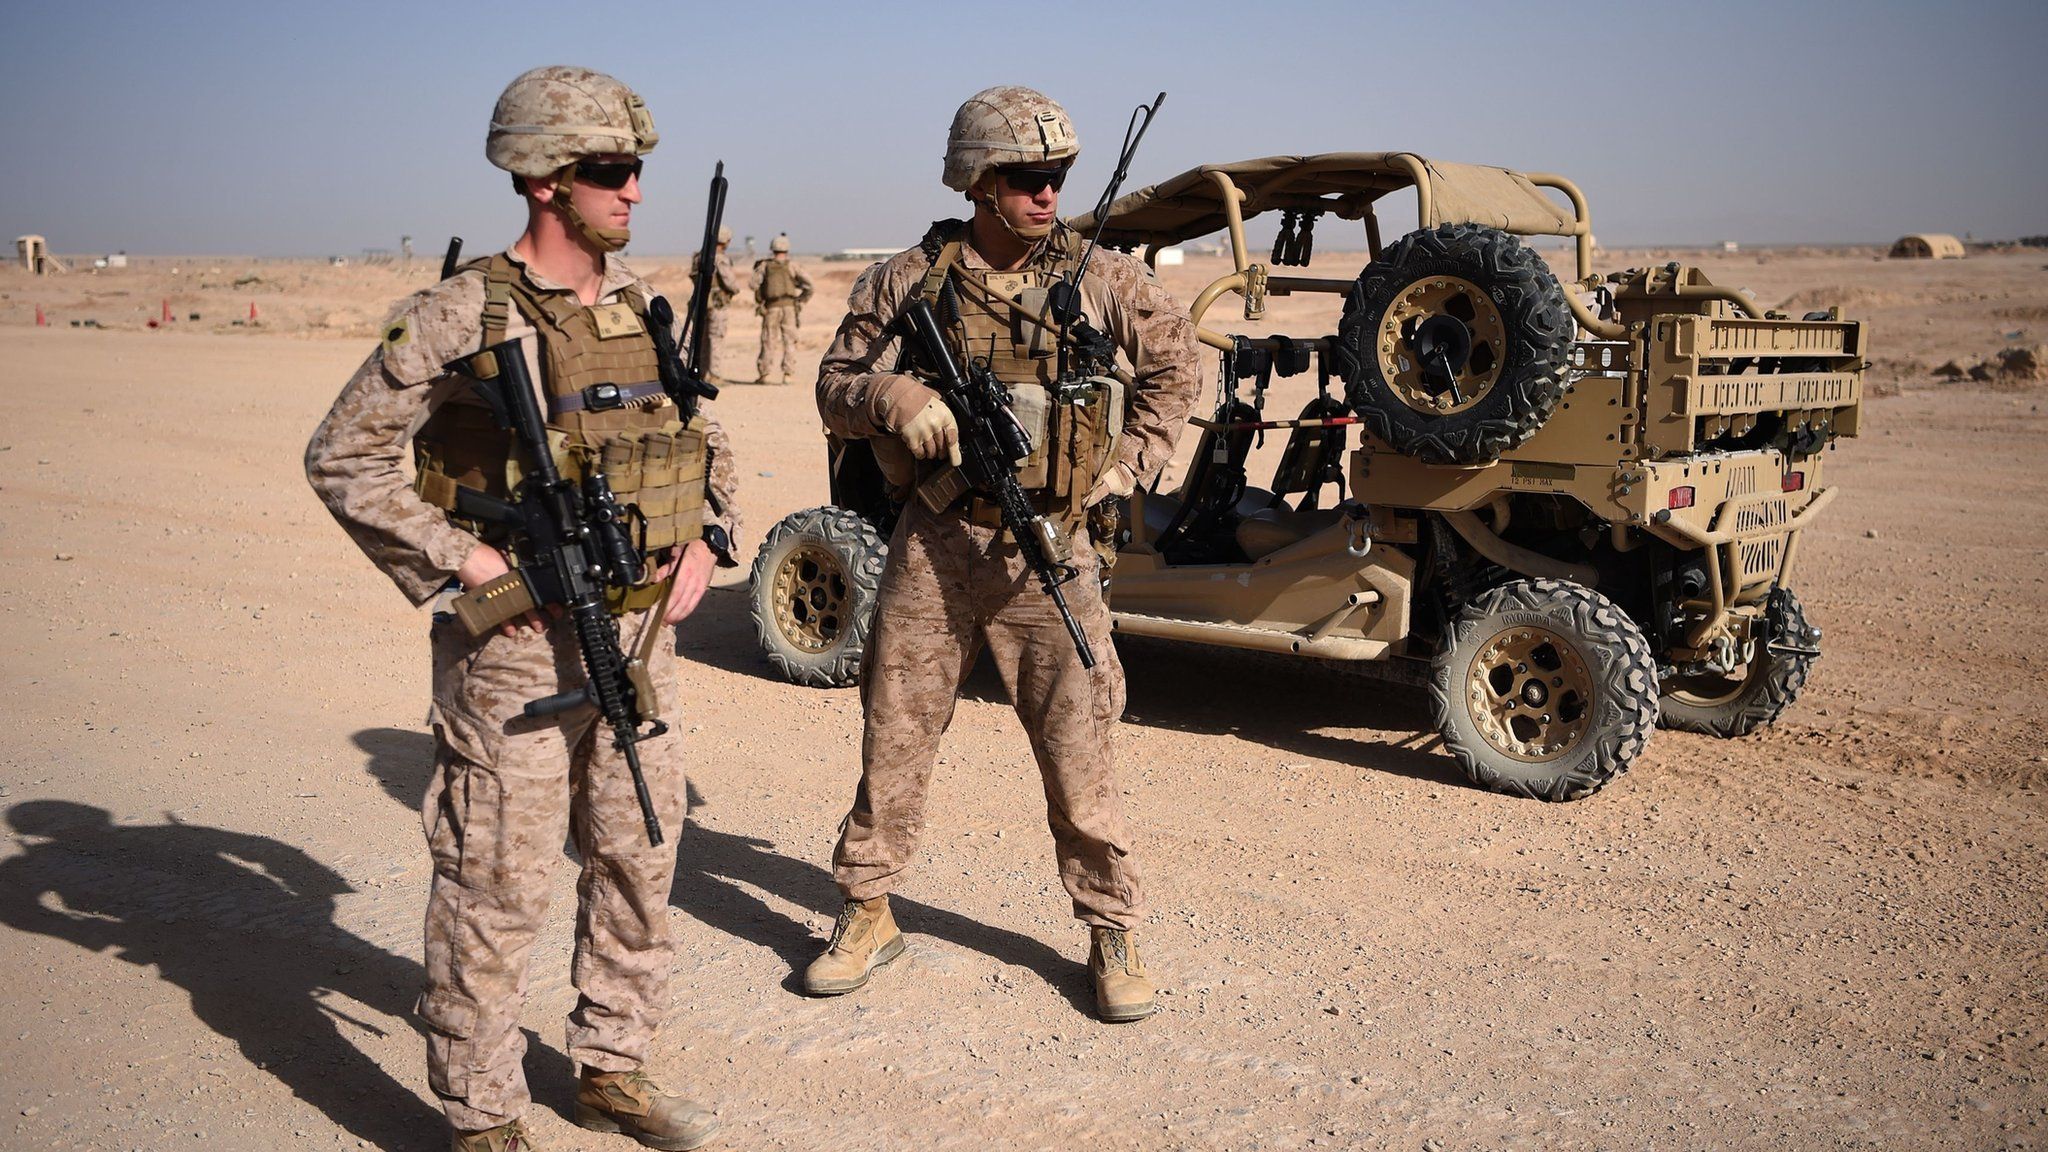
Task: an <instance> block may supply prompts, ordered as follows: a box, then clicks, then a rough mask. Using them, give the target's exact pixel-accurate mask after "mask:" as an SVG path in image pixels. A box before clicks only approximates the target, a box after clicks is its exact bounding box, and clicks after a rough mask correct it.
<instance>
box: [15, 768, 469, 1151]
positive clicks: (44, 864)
mask: <svg viewBox="0 0 2048 1152" xmlns="http://www.w3.org/2000/svg"><path fill="white" fill-rule="evenodd" d="M7 822H8V823H9V824H10V825H11V826H12V827H13V828H14V830H15V832H16V833H17V837H18V842H19V843H20V844H21V845H22V848H23V851H22V853H21V854H20V855H18V856H15V857H12V858H11V859H9V860H7V861H5V862H4V863H0V923H5V924H6V925H7V926H9V927H11V928H15V929H18V930H20V931H23V932H34V933H37V934H39V935H43V936H48V937H51V938H54V939H58V940H68V941H70V942H71V943H73V944H76V945H77V946H79V947H80V948H84V949H87V950H89V951H93V952H112V953H113V954H114V955H116V956H118V957H119V958H121V959H122V960H125V961H127V962H128V963H130V964H135V965H139V966H145V967H147V966H154V967H155V968H156V969H157V971H158V973H159V974H160V975H161V976H162V978H163V979H164V980H166V981H169V982H170V983H172V984H175V985H177V986H178V987H180V988H183V989H184V990H185V991H186V993H187V994H188V995H189V996H190V997H191V1002H192V1012H193V1014H194V1015H195V1016H197V1017H198V1018H199V1020H200V1022H201V1023H203V1024H205V1025H206V1026H207V1027H208V1028H211V1029H213V1030H214V1031H215V1032H217V1033H219V1034H220V1035H222V1036H224V1037H227V1038H228V1039H230V1040H233V1041H234V1042H235V1044H236V1045H237V1046H238V1047H239V1048H240V1049H241V1053H242V1057H243V1058H244V1059H246V1060H248V1061H249V1062H250V1063H251V1064H253V1065H254V1066H256V1067H257V1068H261V1069H263V1070H264V1071H265V1072H267V1073H268V1074H270V1075H272V1076H275V1077H276V1078H277V1079H278V1080H279V1081H281V1082H282V1083H283V1084H284V1085H285V1086H286V1087H287V1088H289V1089H291V1091H292V1093H293V1094H294V1095H295V1096H297V1097H298V1098H299V1099H301V1100H303V1101H305V1102H306V1103H308V1104H311V1105H312V1106H313V1107H315V1108H318V1109H319V1110H320V1111H321V1112H323V1113H325V1114H326V1116H327V1118H328V1119H329V1120H332V1121H333V1122H334V1123H335V1124H336V1125H338V1126H340V1127H341V1128H342V1129H344V1130H346V1131H347V1132H348V1133H350V1134H351V1135H352V1136H354V1137H356V1138H357V1139H359V1140H365V1141H368V1142H369V1143H370V1144H371V1145H372V1146H374V1147H378V1148H420V1149H427V1148H438V1147H442V1146H443V1144H444V1142H445V1141H446V1139H447V1137H446V1136H445V1135H444V1134H443V1133H444V1131H445V1129H444V1128H443V1126H442V1123H441V1118H440V1113H439V1112H438V1110H436V1109H434V1108H431V1107H429V1106H428V1105H427V1103H426V1102H424V1101H423V1100H421V1099H420V1097H419V1095H418V1094H417V1093H415V1092H414V1091H413V1090H412V1089H410V1088H408V1087H406V1086H405V1085H404V1084H401V1083H399V1082H398V1081H397V1080H395V1079H393V1078H392V1076H391V1074H390V1073H388V1072H386V1071H385V1070H384V1069H383V1068H381V1067H379V1066H378V1065H377V1063H376V1061H374V1060H373V1059H371V1058H370V1056H368V1055H367V1054H365V1053H364V1052H363V1051H362V1050H361V1049H359V1048H357V1047H356V1045H355V1043H354V1042H353V1041H352V1040H351V1039H350V1038H349V1037H350V1034H351V1033H362V1032H369V1033H373V1034H376V1035H378V1036H383V1035H385V1032H384V1031H383V1030H382V1029H380V1028H379V1027H377V1026H376V1025H374V1024H371V1023H369V1022H368V1021H366V1020H364V1019H361V1018H359V1015H358V1013H359V1011H360V1010H359V1009H356V1008H353V1007H352V1006H351V1004H350V1002H351V1001H353V1002H354V1003H355V1004H360V1005H362V1006H364V1007H367V1008H369V1009H371V1010H372V1011H374V1012H376V1013H381V1014H383V1015H386V1016H393V1017H397V1018H398V1019H401V1020H405V1021H407V1022H408V1023H410V1022H411V1020H412V1004H413V999H414V998H415V997H416V996H417V995H418V994H419V988H420V966H419V965H418V964H417V963H415V962H413V961H412V960H409V959H405V958H403V957H399V956H394V955H392V954H390V953H389V952H386V951H384V950H383V949H381V948H379V947H377V946H375V945H374V944H371V943H369V942H368V941H365V940H363V939H361V938H360V937H357V936H355V935H354V934H352V933H350V932H349V931H347V930H346V929H344V928H342V927H340V926H339V925H338V924H336V923H335V901H336V900H337V898H339V897H340V896H342V895H343V894H345V893H348V892H351V891H353V889H352V888H351V887H350V886H349V884H348V882H347V881H346V880H344V879H343V878H342V877H341V875H340V874H339V873H337V872H335V871H334V870H333V869H331V868H329V867H327V866H326V865H324V864H322V863H320V862H319V861H317V860H315V859H313V858H312V857H311V856H309V855H307V854H306V853H305V852H303V851H301V850H300V849H298V848H294V847H292V846H291V845H288V844H283V843H280V842H278V841H276V840H271V839H268V838H265V837H262V836H254V835H250V834H248V833H244V832H234V831H229V830H227V829H224V828H211V827H207V826H205V825H201V824H188V823H185V822H182V821H179V820H177V819H175V818H173V819H172V820H171V821H170V822H169V823H165V824H153V825H141V826H135V825H127V826H124V825H117V824H115V823H113V820H112V818H111V815H110V814H109V813H108V812H107V810H106V809H104V808H97V807H93V806H91V805H87V804H76V803H71V802H69V801H62V800H29V801H23V802H22V803H20V804H16V805H15V806H14V807H13V808H12V809H10V810H9V811H8V813H7ZM422 1078H423V1079H424V1077H422Z"/></svg>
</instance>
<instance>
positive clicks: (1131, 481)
mask: <svg viewBox="0 0 2048 1152" xmlns="http://www.w3.org/2000/svg"><path fill="white" fill-rule="evenodd" d="M1137 486H1138V478H1137V476H1136V475H1134V474H1133V473H1132V472H1131V469H1130V466H1129V465H1128V464H1116V465H1112V466H1111V467H1110V470H1109V471H1107V472H1104V473H1103V474H1102V479H1100V480H1097V481H1096V482H1095V487H1093V488H1090V489H1089V490H1088V497H1087V499H1085V500H1083V501H1082V502H1081V506H1082V507H1084V508H1093V507H1095V506H1096V505H1097V504H1100V503H1102V502H1103V501H1104V500H1107V499H1109V498H1110V497H1112V496H1117V497H1122V496H1129V495H1130V494H1131V492H1132V490H1133V489H1135V488H1137Z"/></svg>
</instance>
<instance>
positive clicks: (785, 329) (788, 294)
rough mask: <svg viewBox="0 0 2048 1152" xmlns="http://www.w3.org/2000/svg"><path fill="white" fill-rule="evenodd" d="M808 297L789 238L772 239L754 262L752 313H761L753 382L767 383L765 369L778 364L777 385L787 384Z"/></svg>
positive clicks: (807, 281)
mask: <svg viewBox="0 0 2048 1152" xmlns="http://www.w3.org/2000/svg"><path fill="white" fill-rule="evenodd" d="M810 298H811V278H810V277H809V276H806V275H804V270H803V269H801V268H799V267H797V266H796V263H795V261H793V260H791V259H790V258H789V237H788V236H787V235H778V236H776V237H775V239H773V240H771V241H769V242H768V258H767V259H766V260H756V261H755V262H754V311H756V312H759V313H760V314H761V353H760V355H759V356H758V357H756V358H755V360H754V368H755V372H754V376H755V379H754V383H756V384H766V383H768V369H769V368H770V367H771V366H773V365H775V364H778V363H779V364H780V365H781V368H780V369H779V370H778V371H779V374H780V377H781V379H780V380H779V381H778V383H782V384H787V383H789V370H790V365H791V364H793V363H795V361H796V326H797V321H798V320H799V319H801V318H802V314H803V307H804V301H806V300H809V299H810Z"/></svg>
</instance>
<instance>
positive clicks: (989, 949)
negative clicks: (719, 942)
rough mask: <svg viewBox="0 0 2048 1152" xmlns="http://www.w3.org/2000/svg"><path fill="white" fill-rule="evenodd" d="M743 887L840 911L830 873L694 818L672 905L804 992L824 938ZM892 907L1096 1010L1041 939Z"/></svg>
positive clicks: (696, 804)
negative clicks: (746, 947)
mask: <svg viewBox="0 0 2048 1152" xmlns="http://www.w3.org/2000/svg"><path fill="white" fill-rule="evenodd" d="M704 806H705V800H704V797H703V795H702V794H701V793H699V792H698V791H697V786H696V785H695V784H692V785H690V811H691V812H692V813H695V812H696V811H697V810H698V809H699V808H702V807H704ZM747 885H752V886H753V887H755V888H760V889H765V890H767V891H769V892H772V893H774V894H775V895H777V896H779V897H781V898H782V899H784V900H787V901H789V902H790V903H791V904H795V905H796V906H798V907H799V908H803V909H806V910H808V911H810V912H812V913H813V914H815V915H817V916H820V917H822V918H823V919H826V920H831V919H834V918H835V917H837V916H838V915H839V908H840V903H841V901H840V898H839V890H838V889H837V888H835V887H834V886H833V884H832V874H831V873H830V872H828V871H826V870H825V869H824V868H821V867H819V866H817V865H815V864H807V863H805V862H804V861H802V860H797V859H794V858H792V857H790V856H785V855H783V854H782V853H781V852H779V851H776V848H775V844H774V842H773V841H769V840H763V839H759V838H757V837H753V836H746V835H741V834H739V833H734V832H723V831H719V830H717V829H713V828H707V827H705V826H704V825H703V823H702V822H700V821H698V820H697V819H695V818H694V816H693V818H692V820H691V822H690V825H689V827H688V828H687V829H686V830H685V831H684V833H683V840H682V856H681V860H680V862H679V863H678V864H677V866H676V880H675V885H674V888H673V889H672V890H671V892H670V895H669V903H671V904H673V905H674V906H676V907H677V908H680V909H682V910H683V911H685V912H688V913H689V914H690V915H692V916H694V917H696V918H697V919H698V920H700V921H702V922H703V923H704V924H705V925H706V926H707V927H710V928H714V929H716V930H718V931H721V932H725V933H728V934H730V935H733V936H737V937H739V938H740V939H742V940H746V941H749V942H751V943H754V944H757V945H759V946H760V947H763V948H766V949H768V950H769V951H771V952H774V953H775V955H776V956H777V957H778V958H780V959H781V961H782V963H783V964H785V965H787V966H788V969H789V976H788V977H787V978H786V979H785V980H784V981H783V984H782V986H783V987H784V988H785V989H787V990H789V991H790V992H792V993H796V994H799V995H801V994H802V988H803V969H804V966H805V965H807V964H809V963H810V962H811V961H812V960H813V959H815V958H816V957H817V955H818V952H819V951H820V949H821V948H822V947H823V941H821V940H819V939H818V938H816V937H814V936H812V935H811V932H810V930H809V929H808V928H806V927H805V926H804V925H803V924H802V923H801V922H800V921H797V920H795V919H792V918H791V917H790V916H788V915H787V914H785V913H783V912H779V911H777V910H776V909H775V908H774V907H772V906H771V905H769V904H768V903H767V902H766V901H764V900H762V899H761V898H760V897H758V896H756V895H754V894H753V893H752V892H749V891H748V890H747V887H746V886H747ZM889 910H890V911H891V912H892V913H894V914H895V917H896V923H897V925H898V926H899V927H901V928H902V929H903V931H904V932H906V933H910V934H917V935H925V936H930V937H933V938H936V939H939V940H943V941H945V942H946V943H948V944H952V945H954V946H956V947H959V948H965V949H969V950H971V951H975V952H979V953H981V954H982V955H984V956H987V957H989V958H990V959H992V960H996V961H998V962H1000V963H1003V964H1014V965H1017V966H1019V967H1023V968H1028V969H1030V970H1031V971H1033V972H1035V973H1037V974H1038V976H1039V978H1041V979H1043V980H1044V981H1045V982H1046V983H1047V984H1050V985H1051V986H1052V987H1054V988H1056V989H1058V990H1059V992H1060V993H1061V994H1062V995H1064V996H1065V997H1066V998H1067V999H1068V1001H1070V1002H1071V1003H1072V1004H1073V1005H1074V1007H1075V1008H1076V1009H1078V1010H1080V1011H1082V1012H1093V1011H1094V1009H1095V993H1094V988H1093V985H1092V984H1090V982H1089V978H1088V971H1087V969H1086V968H1085V967H1084V966H1083V965H1081V964H1078V963H1076V962H1075V961H1073V960H1070V959H1068V958H1067V957H1065V956H1062V955H1060V953H1059V952H1058V950H1056V949H1054V948H1053V947H1052V946H1051V945H1049V944H1047V943H1045V942H1044V941H1042V940H1038V939H1036V938H1034V937H1030V936H1026V935H1023V934H1022V933H1019V932H1012V931H1010V930H1009V929H1007V928H995V927H991V926H990V925H987V924H983V923H981V922H980V921H977V920H973V919H970V918H968V917H966V916H962V915H960V914H959V913H957V912H948V911H947V910H945V909H943V908H936V907H933V906H932V905H930V904H925V903H922V902H920V901H917V900H910V899H906V898H905V897H904V896H903V895H902V894H901V893H893V894H891V895H890V897H889Z"/></svg>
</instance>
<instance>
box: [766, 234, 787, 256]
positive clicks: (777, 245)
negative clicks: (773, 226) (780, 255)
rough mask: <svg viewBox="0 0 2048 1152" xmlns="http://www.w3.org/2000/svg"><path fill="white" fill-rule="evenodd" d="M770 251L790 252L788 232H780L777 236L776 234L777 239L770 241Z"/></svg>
mask: <svg viewBox="0 0 2048 1152" xmlns="http://www.w3.org/2000/svg"><path fill="white" fill-rule="evenodd" d="M768 250H769V251H770V252H787V251H789V233H787V232H778V233H776V234H775V239H773V240H770V241H769V242H768Z"/></svg>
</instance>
